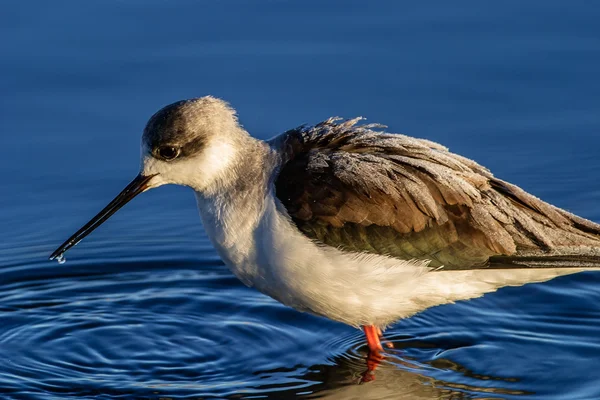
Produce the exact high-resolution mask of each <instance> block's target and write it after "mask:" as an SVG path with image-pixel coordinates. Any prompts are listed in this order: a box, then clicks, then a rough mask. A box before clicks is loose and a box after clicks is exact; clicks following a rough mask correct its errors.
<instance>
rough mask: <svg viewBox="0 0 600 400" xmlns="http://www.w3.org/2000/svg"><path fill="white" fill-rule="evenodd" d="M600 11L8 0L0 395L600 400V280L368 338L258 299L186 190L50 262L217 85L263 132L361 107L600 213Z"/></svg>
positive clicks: (466, 308) (152, 201)
mask: <svg viewBox="0 0 600 400" xmlns="http://www.w3.org/2000/svg"><path fill="white" fill-rule="evenodd" d="M598 21H600V4H598V3H596V2H589V1H588V2H586V1H572V2H565V1H557V0H547V1H537V2H523V1H517V0H511V1H502V2H481V1H475V0H470V1H463V2H459V3H456V2H447V1H442V0H434V1H429V2H421V3H418V4H410V3H408V2H396V1H392V0H390V1H372V2H368V3H367V2H362V1H345V2H341V1H340V2H323V1H302V2H283V1H264V2H248V1H231V0H226V1H219V2H198V1H191V0H189V1H177V2H175V1H172V2H167V1H158V0H153V1H150V0H144V1H141V0H137V1H134V0H129V1H127V2H125V1H116V0H110V1H108V0H107V1H86V2H83V1H79V0H64V1H60V2H46V1H41V0H39V1H19V2H16V1H14V2H4V3H3V4H2V10H1V11H0V37H1V38H2V39H1V40H0V102H1V104H0V134H1V142H0V143H1V144H2V147H1V149H2V154H1V156H0V171H1V175H2V177H1V180H0V182H1V183H0V192H1V193H2V195H1V196H0V227H1V228H0V359H1V360H2V362H1V363H0V398H2V399H5V398H6V399H45V400H49V399H71V398H78V399H82V398H85V399H133V398H135V399H159V398H165V399H166V398H168V399H184V398H185V399H215V398H228V399H254V398H270V399H286V398H292V397H296V396H299V397H305V398H317V397H324V398H328V399H459V398H460V399H462V398H465V399H475V398H479V399H481V398H486V399H490V398H494V399H505V398H506V399H598V398H600V372H599V370H598V365H597V364H598V360H599V359H600V273H594V272H586V273H581V274H577V275H573V276H567V277H562V278H558V279H555V280H553V281H551V282H547V283H543V284H532V285H526V286H523V287H518V288H505V289H501V290H499V291H498V292H496V293H492V294H489V295H486V296H484V297H483V298H479V299H475V300H471V301H466V302H461V303H457V304H452V305H446V306H441V307H436V308H433V309H430V310H428V311H426V312H423V313H421V314H419V315H417V316H415V317H413V318H410V319H407V320H403V321H400V322H398V323H397V324H395V325H394V326H393V327H392V328H391V329H390V330H389V331H388V332H387V335H388V337H389V338H390V339H391V340H392V341H393V342H394V343H395V345H396V349H395V350H393V351H391V352H390V354H389V355H388V357H387V359H386V360H385V361H384V362H383V363H382V365H381V366H380V367H379V369H378V370H377V371H376V380H375V381H373V382H370V383H367V384H363V385H357V384H356V382H357V380H358V378H359V377H360V375H361V373H362V372H363V371H364V369H365V355H366V347H365V345H364V339H363V336H362V334H361V332H359V331H357V330H355V329H353V328H350V327H346V326H344V325H340V324H338V323H334V322H330V321H327V320H324V319H320V318H317V317H313V316H310V315H306V314H300V313H298V312H296V311H294V310H291V309H288V308H285V307H283V306H281V305H279V304H278V303H276V302H275V301H273V300H271V299H270V298H268V297H266V296H263V295H261V294H259V293H257V292H256V291H254V290H252V289H248V288H245V287H244V286H243V285H241V284H240V283H239V282H238V281H237V280H236V279H235V278H233V277H232V275H231V274H230V273H229V272H228V270H227V269H226V268H225V266H224V265H223V263H222V262H221V261H220V260H219V258H218V257H217V255H216V253H215V252H214V250H213V249H212V247H211V246H210V244H209V242H208V240H207V238H206V236H205V235H204V233H203V230H202V227H201V224H200V221H199V218H198V216H197V211H196V209H195V202H194V200H193V196H192V193H191V192H190V191H189V190H187V189H184V188H178V187H165V188H160V189H158V190H155V191H151V192H149V193H146V194H144V195H142V196H140V197H139V198H138V199H136V200H135V201H133V202H132V203H131V204H129V205H128V206H127V207H125V208H124V209H123V210H121V211H120V212H119V213H118V214H116V215H115V216H114V217H113V218H112V219H111V220H110V221H109V222H108V223H106V224H105V225H104V226H102V227H101V228H100V229H98V230H97V231H96V232H94V234H93V235H92V236H90V237H89V238H88V239H86V240H85V241H84V242H82V243H81V244H80V245H79V246H78V247H77V248H76V249H74V250H72V251H71V252H69V253H68V254H67V255H68V262H67V263H66V264H64V265H60V266H59V265H58V264H56V263H51V262H49V261H47V256H48V255H49V254H50V252H51V251H52V250H54V248H56V247H57V245H59V244H60V243H61V242H62V241H63V240H64V239H66V237H67V236H68V235H70V234H71V233H72V232H74V231H75V230H76V229H77V228H79V227H80V226H81V225H82V224H83V223H84V222H86V221H87V220H88V219H89V218H90V217H91V216H93V215H94V214H95V212H97V211H98V210H99V209H100V208H101V207H103V206H104V205H105V204H106V203H107V202H108V201H109V200H110V199H112V197H113V196H114V195H115V194H116V193H118V192H119V191H120V189H121V188H122V187H123V186H124V185H125V184H126V183H128V182H129V180H130V179H132V178H133V176H134V175H135V174H136V173H137V169H138V163H139V161H138V157H139V137H140V134H141V131H142V129H143V126H144V123H145V121H146V119H147V118H148V117H149V116H150V115H151V114H152V113H153V112H154V111H155V110H157V109H158V108H159V107H161V106H163V105H165V104H168V103H170V102H173V101H175V100H179V99H182V98H188V97H197V96H202V95H206V94H213V95H216V96H219V97H222V98H224V99H226V100H228V101H230V102H231V104H232V105H233V106H234V107H236V108H237V109H238V111H239V115H240V119H241V121H242V123H243V124H244V126H245V127H246V128H247V129H248V130H249V131H250V132H251V133H252V134H253V135H255V136H257V137H260V138H267V137H270V136H272V135H275V134H277V133H280V132H282V131H284V130H286V129H288V128H291V127H295V126H297V125H299V124H302V123H311V122H312V123H314V122H318V121H320V120H322V119H325V118H327V117H329V116H331V115H340V116H344V117H353V116H357V115H362V116H365V117H367V118H368V120H369V121H371V122H381V123H384V124H386V125H388V126H389V130H390V131H394V132H402V133H406V134H410V135H413V136H418V137H424V138H428V139H431V140H434V141H438V142H441V143H443V144H444V145H446V146H449V147H450V148H451V149H452V150H454V151H455V152H458V153H460V154H462V155H465V156H467V157H470V158H473V159H475V160H477V161H479V162H480V163H482V164H484V165H486V166H487V167H489V168H490V169H491V170H492V171H494V173H495V174H496V175H497V176H499V177H501V178H503V179H506V180H509V181H511V182H513V183H516V184H518V185H520V186H522V187H523V188H525V189H526V190H528V191H530V192H532V193H534V194H535V195H537V196H539V197H542V198H544V199H545V200H547V201H549V202H551V203H553V204H556V205H558V206H560V207H563V208H566V209H568V210H570V211H572V212H574V213H577V214H579V215H581V216H583V217H586V218H589V219H592V220H595V221H600V208H599V207H598V204H599V203H600V184H599V182H598V177H599V176H600V161H599V160H598V153H599V146H600V113H599V110H600V75H599V71H600V24H599V23H598Z"/></svg>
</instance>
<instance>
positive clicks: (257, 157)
mask: <svg viewBox="0 0 600 400" xmlns="http://www.w3.org/2000/svg"><path fill="white" fill-rule="evenodd" d="M237 157H238V158H237V159H236V160H235V163H234V165H235V167H234V168H233V170H232V171H230V172H229V174H228V175H229V176H228V179H227V181H226V182H222V183H220V185H219V187H218V188H213V189H212V190H203V191H196V199H197V202H198V209H199V211H200V216H201V218H202V223H203V225H204V229H205V231H206V233H207V235H208V236H209V238H210V240H211V242H212V243H213V245H214V247H215V249H216V250H217V251H218V253H219V255H220V256H221V258H222V259H223V260H224V261H225V263H226V264H227V265H228V266H229V267H230V268H231V269H232V270H234V268H238V269H239V268H243V266H245V265H248V264H249V263H250V261H249V259H250V258H252V254H251V253H252V249H253V248H254V247H255V243H254V240H255V235H254V232H255V230H256V227H257V226H258V224H259V222H260V220H261V218H262V216H263V214H264V212H265V207H266V204H267V201H268V198H269V196H271V195H272V194H271V193H272V187H271V186H272V181H271V180H272V177H273V175H274V172H275V170H276V168H277V165H278V161H277V157H276V155H275V154H274V153H273V151H272V149H271V148H270V147H269V146H268V145H267V144H266V143H265V142H262V141H259V140H256V139H253V142H249V143H248V146H247V147H245V148H244V149H243V150H241V151H240V153H239V155H238V156H237ZM238 272H239V273H238ZM234 273H236V275H238V278H240V279H241V280H242V281H244V276H243V275H245V274H250V272H249V271H235V270H234ZM246 283H247V282H246Z"/></svg>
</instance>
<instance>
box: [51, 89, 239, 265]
mask: <svg viewBox="0 0 600 400" xmlns="http://www.w3.org/2000/svg"><path fill="white" fill-rule="evenodd" d="M247 139H248V135H247V133H246V132H245V131H244V130H243V129H242V128H241V126H240V125H239V123H238V120H237V117H236V115H235V111H234V110H233V109H232V108H231V107H229V105H228V104H227V103H226V102H224V101H222V100H219V99H216V98H214V97H210V96H207V97H202V98H197V99H191V100H183V101H178V102H176V103H173V104H170V105H168V106H166V107H164V108H162V109H161V110H159V111H158V112H157V113H156V114H154V115H153V116H152V117H151V118H150V120H149V121H148V123H147V124H146V127H145V129H144V133H143V135H142V146H141V147H142V151H141V167H140V173H139V174H138V176H136V177H135V178H134V179H133V181H131V183H129V185H127V186H126V187H125V189H123V191H121V193H120V194H119V195H118V196H117V197H115V199H114V200H113V201H111V202H110V203H109V204H108V205H107V206H106V207H105V208H104V209H103V210H102V211H100V213H98V214H97V215H96V216H95V217H94V218H92V220H91V221H90V222H88V223H87V224H86V225H84V226H83V227H82V228H81V229H80V230H79V231H77V232H76V233H75V234H74V235H73V236H71V237H70V238H69V239H68V240H67V241H66V242H65V243H63V244H62V245H61V246H60V247H59V248H58V249H56V251H55V252H54V253H52V255H51V256H50V259H55V258H58V259H59V260H60V259H61V258H62V255H63V254H64V253H65V252H66V251H67V250H68V249H70V248H71V247H73V246H74V245H76V244H77V243H78V242H79V241H81V240H82V239H83V238H84V237H85V236H87V235H88V234H90V233H91V232H92V231H93V230H94V229H96V228H97V227H98V226H100V225H101V224H102V223H103V222H104V221H106V220H107V219H108V218H109V217H110V216H111V215H113V214H114V213H115V212H116V211H117V210H119V209H120V208H121V207H123V206H124V205H125V204H127V203H128V202H129V201H130V200H131V199H133V198H134V197H135V196H137V195H138V194H140V193H143V192H145V191H147V190H149V189H152V188H155V187H158V186H162V185H165V184H177V185H184V186H189V187H191V188H193V189H194V190H196V191H198V192H210V191H211V190H217V189H218V187H219V186H220V184H221V183H222V182H225V181H227V179H228V177H229V176H230V175H231V174H233V172H234V165H235V162H234V160H235V158H236V155H237V153H238V150H239V149H242V148H244V146H245V144H244V141H245V140H247Z"/></svg>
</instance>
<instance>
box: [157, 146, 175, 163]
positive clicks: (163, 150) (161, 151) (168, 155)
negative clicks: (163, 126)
mask: <svg viewBox="0 0 600 400" xmlns="http://www.w3.org/2000/svg"><path fill="white" fill-rule="evenodd" d="M157 153H158V155H159V157H160V158H162V159H163V160H166V161H170V160H172V159H174V158H175V157H177V156H178V155H179V149H178V148H176V147H173V146H163V147H159V148H158V151H157Z"/></svg>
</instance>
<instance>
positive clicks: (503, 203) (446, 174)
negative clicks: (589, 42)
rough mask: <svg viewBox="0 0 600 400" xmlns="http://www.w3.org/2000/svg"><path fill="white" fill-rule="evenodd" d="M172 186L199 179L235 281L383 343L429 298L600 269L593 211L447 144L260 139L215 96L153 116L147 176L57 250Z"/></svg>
mask: <svg viewBox="0 0 600 400" xmlns="http://www.w3.org/2000/svg"><path fill="white" fill-rule="evenodd" d="M166 184H176V185H183V186H188V187H190V188H191V189H193V191H194V193H195V197H196V201H197V205H198V209H199V213H200V217H201V221H202V224H203V226H204V229H205V231H206V234H207V235H208V237H209V238H210V241H211V243H212V245H213V246H214V248H215V249H216V251H217V252H218V254H219V256H220V257H221V259H222V260H223V261H224V263H225V264H226V265H227V267H228V268H229V269H230V270H231V272H232V273H233V274H234V275H235V276H236V277H237V278H238V279H239V280H240V281H241V282H243V283H244V284H245V285H247V286H250V287H254V288H256V289H257V290H259V291H260V292H262V293H264V294H266V295H268V296H270V297H272V298H273V299H275V300H277V301H279V302H281V303H283V304H284V305H286V306H289V307H292V308H295V309H296V310H299V311H302V312H308V313H311V314H314V315H318V316H321V317H326V318H329V319H331V320H334V321H338V322H341V323H344V324H347V325H350V326H353V327H356V328H358V329H362V330H363V331H364V334H365V336H366V341H367V345H368V349H369V351H370V352H372V353H373V354H379V353H380V352H381V351H383V346H382V344H381V343H382V340H383V339H382V332H383V330H384V329H385V328H386V327H388V326H389V325H391V324H393V323H394V322H396V321H398V320H400V319H403V318H408V317H410V316H412V315H414V314H417V313H419V312H421V311H423V310H425V309H427V308H429V307H432V306H437V305H441V304H448V303H453V302H456V301H460V300H467V299H471V298H475V297H479V296H482V295H483V294H485V293H489V292H493V291H495V290H497V289H499V288H501V287H504V286H516V285H523V284H526V283H531V282H543V281H547V280H550V279H552V278H554V277H557V276H561V275H566V274H571V273H575V272H580V271H584V270H590V269H598V268H599V267H600V225H599V224H597V223H594V222H591V221H589V220H586V219H584V218H581V217H578V216H576V215H574V214H572V213H569V212H567V211H565V210H563V209H560V208H558V207H555V206H553V205H550V204H548V203H546V202H544V201H542V200H540V199H538V198H537V197H535V196H533V195H531V194H529V193H527V192H526V191H524V190H522V189H521V188H519V187H518V186H515V185H513V184H511V183H508V182H506V181H503V180H501V179H499V178H496V177H495V176H494V175H493V174H492V173H491V172H490V171H489V170H488V169H486V168H485V167H483V166H481V165H479V164H478V163H476V162H475V161H472V160H471V159H468V158H465V157H462V156H460V155H457V154H454V153H452V152H450V151H449V149H448V148H446V147H444V146H442V145H440V144H437V143H435V142H433V141H429V140H425V139H417V138H413V137H410V136H406V135H402V134H397V133H388V132H386V131H385V127H384V126H382V125H377V124H366V123H364V122H363V121H362V118H355V119H346V120H344V119H340V118H330V119H327V120H325V121H323V122H320V123H317V124H316V125H301V126H299V127H297V128H294V129H291V130H288V131H286V132H284V133H282V134H280V135H277V136H275V137H274V138H272V139H270V140H267V141H263V140H259V139H256V138H254V137H252V136H251V135H250V134H249V133H248V132H247V131H246V130H245V129H244V128H243V126H242V125H241V124H240V122H239V120H238V117H237V114H236V111H235V110H234V109H233V108H232V107H231V106H230V105H229V103H227V102H225V101H223V100H221V99H219V98H216V97H212V96H205V97H199V98H194V99H188V100H182V101H178V102H175V103H173V104H170V105H167V106H165V107H164V108H162V109H160V110H159V111H157V112H156V113H155V114H154V115H153V116H152V117H151V118H150V119H149V120H148V122H147V124H146V126H145V128H144V130H143V134H142V140H141V167H140V172H139V174H138V175H137V176H136V177H135V178H134V179H133V181H131V183H130V184H129V185H127V186H126V187H125V189H123V191H122V192H121V193H120V194H119V195H117V197H116V198H115V199H114V200H113V201H111V202H110V203H109V204H108V205H107V206H106V207H105V208H104V209H103V210H102V211H100V212H99V213H98V214H97V215H96V216H95V217H94V218H92V220H91V221H90V222H88V223H87V224H86V225H84V226H83V227H82V228H81V229H80V230H78V231H77V232H76V233H75V234H73V235H72V236H71V237H70V238H69V239H68V240H67V241H65V242H64V243H63V244H62V245H61V246H60V247H58V248H57V249H56V251H55V252H53V253H52V255H51V257H50V259H57V260H58V261H59V262H60V261H63V260H64V253H65V252H66V251H67V250H69V249H70V248H71V247H73V246H74V245H75V244H77V243H78V242H79V241H81V240H82V239H83V238H84V237H85V236H87V235H88V234H89V233H91V232H92V231H93V230H94V229H96V228H97V227H98V226H99V225H101V224H102V223H103V222H104V221H106V220H107V219H108V218H109V217H110V216H111V215H113V214H114V213H115V212H116V211H117V210H119V209H120V208H121V207H122V206H124V205H125V204H126V203H128V202H129V201H130V200H131V199H133V198H134V197H135V196H137V195H138V194H140V193H142V192H145V191H147V190H149V189H153V188H156V187H159V186H162V185H166ZM384 343H385V342H384Z"/></svg>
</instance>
